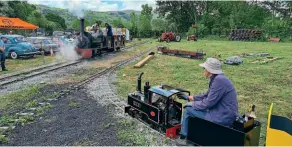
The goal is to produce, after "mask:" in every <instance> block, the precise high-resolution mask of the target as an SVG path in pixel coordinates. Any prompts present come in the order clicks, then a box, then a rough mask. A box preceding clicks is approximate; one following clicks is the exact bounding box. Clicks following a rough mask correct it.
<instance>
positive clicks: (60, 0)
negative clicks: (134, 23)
mask: <svg viewBox="0 0 292 147" xmlns="http://www.w3.org/2000/svg"><path fill="white" fill-rule="evenodd" d="M27 1H28V3H30V4H42V5H46V6H50V7H57V8H63V9H78V8H81V9H86V10H93V11H119V10H137V11H141V10H142V8H141V6H142V4H149V5H151V6H152V7H153V8H154V7H155V0H27Z"/></svg>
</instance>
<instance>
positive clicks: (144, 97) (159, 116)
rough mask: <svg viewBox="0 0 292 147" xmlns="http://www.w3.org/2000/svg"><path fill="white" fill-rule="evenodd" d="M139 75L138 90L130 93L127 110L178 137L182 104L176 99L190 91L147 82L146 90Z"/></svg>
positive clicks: (167, 134) (131, 114)
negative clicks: (142, 88) (154, 85)
mask: <svg viewBox="0 0 292 147" xmlns="http://www.w3.org/2000/svg"><path fill="white" fill-rule="evenodd" d="M142 75H143V72H142V73H141V74H140V75H139V77H138V85H137V91H136V92H134V93H130V94H129V95H128V105H129V106H126V108H125V112H126V113H128V114H129V115H130V116H132V117H134V118H137V119H140V120H142V121H144V122H146V123H147V124H150V125H151V126H152V128H154V129H156V130H159V131H162V132H163V133H166V136H167V137H169V138H176V137H177V135H178V134H179V133H178V132H179V131H180V128H181V125H180V121H181V114H182V104H181V103H180V102H177V101H176V98H178V95H179V94H181V93H184V92H186V93H188V94H189V95H190V92H189V91H186V90H184V89H180V88H173V87H170V86H167V85H160V86H156V87H152V88H151V87H150V85H149V82H146V83H145V86H144V92H142V90H141V77H142Z"/></svg>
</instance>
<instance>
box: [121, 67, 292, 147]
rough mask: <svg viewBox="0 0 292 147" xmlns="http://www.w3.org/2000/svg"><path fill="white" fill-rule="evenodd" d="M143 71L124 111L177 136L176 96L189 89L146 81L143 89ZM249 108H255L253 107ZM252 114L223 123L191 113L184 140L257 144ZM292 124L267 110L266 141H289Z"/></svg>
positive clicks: (179, 110)
mask: <svg viewBox="0 0 292 147" xmlns="http://www.w3.org/2000/svg"><path fill="white" fill-rule="evenodd" d="M142 75H143V72H142V73H140V74H139V76H138V79H137V83H138V84H137V89H136V91H135V92H133V93H130V94H128V101H127V103H128V105H127V106H126V107H125V113H127V114H129V115H130V116H132V117H134V118H137V119H138V120H140V121H142V122H145V123H146V124H149V125H150V126H151V127H152V128H153V129H155V130H158V131H160V132H162V133H163V134H165V137H168V138H172V139H174V138H177V137H178V136H179V135H180V130H181V123H180V122H181V118H182V114H183V113H182V112H183V106H182V103H180V102H178V101H177V98H178V99H182V95H190V92H189V91H187V90H184V89H181V88H173V87H171V86H167V85H159V86H155V87H151V86H150V84H149V82H148V81H147V82H145V86H144V91H142V90H141V89H142V88H141V77H142ZM271 107H272V106H271ZM252 111H253V112H254V107H252ZM246 118H247V119H246ZM255 118H256V117H254V118H253V117H249V116H248V117H247V114H244V115H243V116H238V117H237V118H236V120H234V122H233V126H232V127H226V126H223V125H220V124H217V123H214V122H211V121H208V120H205V119H202V118H199V117H190V118H189V120H188V121H189V123H188V124H189V126H188V132H189V133H188V136H187V141H188V143H190V144H193V145H199V146H258V145H259V142H260V141H259V140H260V135H261V126H262V124H261V122H259V121H257V120H256V119H255ZM276 118H277V119H276ZM278 118H281V121H278V120H280V119H278ZM291 126H292V121H291V120H289V119H288V118H285V117H280V116H275V115H272V113H271V110H270V113H269V118H268V128H267V137H266V145H279V144H280V145H284V144H285V145H292V140H291V139H292V133H291V132H292V131H291V129H290V128H291ZM277 134H279V135H277ZM281 137H282V138H281ZM279 138H281V139H282V141H281V139H279ZM283 141H284V142H283Z"/></svg>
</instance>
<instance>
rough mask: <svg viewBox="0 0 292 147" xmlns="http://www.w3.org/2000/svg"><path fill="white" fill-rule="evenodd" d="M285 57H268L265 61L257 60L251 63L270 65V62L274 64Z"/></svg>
mask: <svg viewBox="0 0 292 147" xmlns="http://www.w3.org/2000/svg"><path fill="white" fill-rule="evenodd" d="M282 58H283V57H267V58H264V59H257V60H254V61H252V62H251V63H260V64H265V63H269V62H273V61H275V60H279V59H282Z"/></svg>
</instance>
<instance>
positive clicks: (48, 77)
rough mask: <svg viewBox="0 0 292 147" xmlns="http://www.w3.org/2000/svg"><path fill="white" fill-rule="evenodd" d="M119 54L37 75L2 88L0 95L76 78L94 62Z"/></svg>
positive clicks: (111, 54)
mask: <svg viewBox="0 0 292 147" xmlns="http://www.w3.org/2000/svg"><path fill="white" fill-rule="evenodd" d="M119 54H120V52H118V53H116V54H114V53H108V54H107V55H103V56H101V57H96V58H95V59H92V60H88V61H84V62H81V63H79V64H76V65H72V66H68V67H64V68H61V69H58V70H55V71H50V72H47V73H45V74H41V75H37V76H34V77H31V78H28V79H25V80H22V81H17V82H14V83H12V84H9V85H6V86H3V87H1V88H0V94H3V95H4V94H7V93H9V92H12V91H15V90H19V89H22V88H24V87H27V86H29V85H32V84H38V83H46V82H49V81H52V79H58V78H62V77H64V76H71V75H73V76H74V74H75V73H78V72H79V73H80V72H82V71H84V70H85V69H86V68H87V66H88V65H89V64H90V63H92V62H96V63H98V62H103V61H106V60H110V59H111V58H114V57H116V56H118V55H119Z"/></svg>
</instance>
